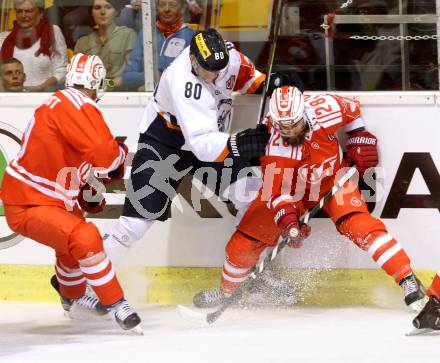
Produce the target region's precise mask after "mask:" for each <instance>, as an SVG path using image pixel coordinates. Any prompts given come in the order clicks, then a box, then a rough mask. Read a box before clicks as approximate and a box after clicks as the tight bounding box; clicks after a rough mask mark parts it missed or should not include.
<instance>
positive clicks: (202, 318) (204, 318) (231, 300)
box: [178, 166, 356, 324]
mask: <svg viewBox="0 0 440 363" xmlns="http://www.w3.org/2000/svg"><path fill="white" fill-rule="evenodd" d="M355 172H356V168H355V167H354V166H352V167H350V168H349V169H348V170H347V171H346V172H345V174H344V175H343V176H342V177H341V178H340V179H339V180H338V181H337V183H336V184H335V185H333V187H332V188H331V189H330V191H329V192H328V193H327V194H326V195H324V196H323V197H322V198H321V199H320V201H319V202H318V204H316V205H315V206H314V207H313V208H312V209H311V210H309V211H306V212H305V213H304V214H303V215H302V216H301V217H300V218H299V221H300V222H301V223H308V221H309V220H310V218H312V217H313V216H314V215H315V214H316V213H318V212H319V211H320V210H321V209H322V207H323V206H324V204H325V203H327V202H328V200H329V199H330V198H332V197H333V196H334V195H335V194H336V193H337V192H338V190H340V189H341V188H342V186H343V185H344V184H345V183H346V182H347V181H348V180H349V179H350V178H351V177H352V176H353V175H354V173H355ZM287 244H288V239H283V240H281V241H280V242H279V243H278V244H277V245H276V246H275V248H274V249H273V250H272V252H271V253H270V254H269V255H267V256H266V258H264V260H262V261H261V262H260V263H258V264H257V265H255V266H254V267H253V268H252V272H251V274H250V275H249V276H248V277H247V278H246V280H244V281H243V282H242V283H241V284H240V285H239V286H238V287H237V288H236V289H235V290H234V292H233V293H232V294H231V296H229V297H227V298H226V299H225V300H224V301H223V303H222V304H221V305H220V307H219V308H218V309H217V310H215V311H214V312H212V313H208V314H204V313H199V312H196V311H194V310H192V309H189V308H186V307H184V306H179V307H178V309H179V312H180V313H181V315H183V316H184V317H186V318H188V319H190V320H196V321H199V322H206V323H208V324H212V323H214V322H215V321H216V320H217V319H218V318H219V317H220V316H221V315H222V314H223V313H224V311H225V310H226V309H227V308H228V307H229V306H231V305H233V304H235V303H236V302H237V301H239V300H240V299H241V296H242V294H243V291H245V290H246V288H248V287H249V286H250V285H251V284H252V283H253V282H254V281H255V279H256V278H258V277H259V276H260V275H261V274H262V273H263V271H264V270H265V269H266V267H267V265H268V264H270V263H271V262H272V261H273V260H274V259H275V257H276V256H278V254H279V253H280V251H281V250H282V249H283V248H284V247H285V246H286V245H287Z"/></svg>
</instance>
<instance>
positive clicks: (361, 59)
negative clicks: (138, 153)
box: [0, 0, 439, 92]
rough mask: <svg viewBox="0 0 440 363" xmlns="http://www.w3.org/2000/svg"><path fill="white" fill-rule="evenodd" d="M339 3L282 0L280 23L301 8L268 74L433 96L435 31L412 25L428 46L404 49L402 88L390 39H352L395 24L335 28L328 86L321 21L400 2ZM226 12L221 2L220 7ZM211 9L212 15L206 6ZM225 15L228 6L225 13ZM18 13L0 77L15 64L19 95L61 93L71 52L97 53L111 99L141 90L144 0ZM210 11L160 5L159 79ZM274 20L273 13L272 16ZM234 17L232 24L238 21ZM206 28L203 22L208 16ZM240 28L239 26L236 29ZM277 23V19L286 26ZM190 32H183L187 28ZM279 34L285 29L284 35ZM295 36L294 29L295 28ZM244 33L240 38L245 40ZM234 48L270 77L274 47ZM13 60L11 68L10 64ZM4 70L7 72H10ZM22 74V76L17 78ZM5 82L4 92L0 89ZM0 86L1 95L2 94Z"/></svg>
mask: <svg viewBox="0 0 440 363" xmlns="http://www.w3.org/2000/svg"><path fill="white" fill-rule="evenodd" d="M342 3H343V0H316V1H313V2H311V1H308V0H285V5H286V8H285V9H284V13H285V14H284V15H283V16H284V18H285V19H284V21H287V22H289V24H287V25H289V26H291V25H292V24H293V22H294V21H295V20H294V19H291V18H288V17H286V16H287V15H288V13H289V10H288V9H289V7H290V9H293V8H295V9H298V13H299V20H298V24H297V26H298V28H297V30H296V31H294V32H293V33H290V34H280V36H279V37H278V46H277V52H276V55H275V60H274V66H273V70H274V71H275V72H284V73H285V72H288V74H289V75H290V77H291V78H292V79H294V80H295V82H294V83H295V84H298V85H301V88H305V89H308V90H324V89H335V90H352V91H374V90H402V89H411V90H436V89H438V88H439V81H438V80H439V77H438V61H437V59H438V56H437V41H436V40H435V39H434V38H433V37H434V36H435V35H436V24H410V25H409V26H408V34H409V35H412V36H417V35H419V36H421V35H423V36H426V35H428V36H431V38H432V39H425V40H418V41H408V42H407V47H406V49H407V55H406V56H405V57H406V58H405V59H406V62H407V64H406V66H405V67H406V68H407V73H408V76H407V78H408V80H406V84H404V83H405V80H404V79H403V73H404V72H405V70H403V69H402V67H403V66H402V57H403V55H402V44H401V42H400V41H397V40H394V41H390V40H377V39H373V38H371V39H370V40H362V41H359V40H358V41H356V40H352V39H350V38H349V36H351V35H363V36H370V37H374V36H376V37H377V36H397V35H399V34H400V33H399V32H400V30H399V29H400V28H399V27H400V25H399V24H391V25H390V24H337V25H336V26H335V28H334V33H333V39H332V41H333V52H334V68H333V69H334V79H335V82H334V85H332V86H331V87H330V88H329V84H327V81H328V77H327V67H326V61H327V60H326V51H325V41H326V37H325V35H324V31H323V28H322V23H323V19H324V15H326V14H332V13H334V11H335V9H336V10H338V9H339V10H338V13H339V14H351V15H360V14H380V15H385V14H389V15H397V14H398V8H399V7H398V2H397V1H396V0H358V1H357V2H356V3H354V4H352V5H351V6H349V7H346V8H345V9H344V10H341V9H340V6H341V4H342ZM225 4H226V3H225ZM208 5H209V6H208ZM225 6H226V5H225ZM13 9H14V12H15V14H16V20H15V21H14V23H13V25H12V26H11V29H10V30H8V31H5V32H2V33H0V47H1V48H0V56H1V60H2V63H3V64H7V67H6V68H8V69H7V70H6V71H3V70H2V72H1V74H2V75H3V74H5V73H8V72H10V69H9V68H11V67H13V66H14V67H17V68H18V67H19V65H18V63H17V61H19V62H21V64H22V68H23V72H24V76H23V77H21V76H16V77H18V78H19V79H21V80H23V82H24V83H23V85H22V90H24V91H33V92H36V91H46V92H50V91H53V90H55V89H58V88H60V87H62V86H63V83H64V73H65V69H66V65H67V62H68V60H69V59H70V58H71V57H72V56H73V55H74V54H75V53H79V52H81V53H87V54H96V55H98V56H99V57H100V58H101V59H102V60H103V62H104V64H105V66H106V68H107V73H108V82H107V84H108V90H114V91H143V90H144V83H145V80H144V39H143V31H142V10H141V1H140V0H119V1H118V0H53V4H52V5H51V6H49V7H47V6H46V7H45V1H44V0H14V1H13ZM212 11H213V7H212V2H211V1H209V0H156V14H157V21H156V27H155V39H156V42H157V43H156V50H157V70H158V73H159V75H160V74H161V73H162V72H163V71H164V69H165V68H166V67H167V66H168V65H169V64H170V63H171V62H172V61H173V59H174V58H175V57H176V56H177V55H178V54H179V53H180V52H181V51H182V50H183V49H184V48H185V47H186V46H187V45H188V44H189V41H190V39H191V38H192V36H193V35H194V30H193V29H194V28H197V26H199V25H200V28H202V29H203V28H205V27H207V26H209V25H210V24H211V23H212V21H213V19H212V18H210V20H209V21H210V22H211V23H209V24H208V23H205V24H201V23H199V22H200V19H201V16H202V13H203V12H205V13H203V14H205V15H206V14H208V13H209V12H212ZM403 11H404V13H407V14H429V13H435V1H434V0H419V1H415V0H408V2H407V5H406V8H405V9H403ZM272 15H273V16H272V18H273V17H274V14H272ZM234 16H235V15H234ZM206 18H207V19H208V18H209V17H207V16H206ZM237 21H238V22H240V21H241V20H237ZM282 21H283V19H282ZM188 23H190V24H191V26H189V24H188ZM281 27H282V28H283V24H282V26H281ZM293 27H294V26H293ZM246 31H248V32H249V29H247V30H246V29H245V30H243V31H242V32H246ZM228 40H232V41H234V44H235V46H236V48H237V49H238V50H240V51H242V52H243V53H245V54H247V55H248V56H249V58H250V59H252V61H253V62H254V63H255V65H256V67H257V68H258V69H260V70H261V71H263V72H264V71H266V69H265V68H266V65H267V59H268V56H269V54H268V53H269V49H270V40H269V39H268V40H263V41H262V40H256V39H252V37H249V36H244V37H241V36H239V37H238V38H237V39H228ZM12 58H15V60H14V61H13V62H9V61H10V60H11V59H12ZM6 61H7V63H6ZM16 72H18V70H16ZM1 83H3V86H2V84H1ZM5 83H6V84H7V81H5V80H2V82H0V91H1V90H3V91H5V90H7V89H8V86H7V85H5Z"/></svg>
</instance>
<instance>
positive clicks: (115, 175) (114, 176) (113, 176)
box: [102, 142, 128, 184]
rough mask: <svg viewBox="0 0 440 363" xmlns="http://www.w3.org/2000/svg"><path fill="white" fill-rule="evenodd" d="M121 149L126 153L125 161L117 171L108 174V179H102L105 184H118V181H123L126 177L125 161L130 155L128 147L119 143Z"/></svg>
mask: <svg viewBox="0 0 440 363" xmlns="http://www.w3.org/2000/svg"><path fill="white" fill-rule="evenodd" d="M118 145H119V147H120V148H121V149H122V151H123V152H124V154H125V156H124V161H123V163H122V164H121V165H119V167H118V168H117V169H115V170H112V171H110V172H108V173H107V176H106V177H103V178H102V182H103V183H104V184H111V183H114V182H117V181H118V180H121V179H123V178H124V175H125V159H126V157H127V155H128V147H127V146H126V145H125V144H123V143H120V142H118Z"/></svg>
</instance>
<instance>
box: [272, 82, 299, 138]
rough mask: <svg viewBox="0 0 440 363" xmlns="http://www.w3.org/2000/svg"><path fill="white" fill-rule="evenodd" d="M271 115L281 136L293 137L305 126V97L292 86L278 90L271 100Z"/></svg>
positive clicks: (274, 92)
mask: <svg viewBox="0 0 440 363" xmlns="http://www.w3.org/2000/svg"><path fill="white" fill-rule="evenodd" d="M269 114H270V118H271V119H272V122H273V126H274V128H275V129H276V130H278V131H279V133H280V134H281V136H285V137H292V136H295V134H297V133H298V131H301V130H302V129H303V128H304V126H305V122H304V117H305V113H304V97H303V95H302V93H301V91H300V90H299V89H298V88H296V87H292V86H283V87H279V88H276V89H275V90H274V91H273V93H272V96H271V98H270V103H269Z"/></svg>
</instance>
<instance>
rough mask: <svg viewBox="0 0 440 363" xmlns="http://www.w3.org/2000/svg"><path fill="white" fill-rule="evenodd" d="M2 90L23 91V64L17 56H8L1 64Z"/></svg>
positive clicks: (24, 75)
mask: <svg viewBox="0 0 440 363" xmlns="http://www.w3.org/2000/svg"><path fill="white" fill-rule="evenodd" d="M1 75H2V84H1V85H2V91H4V92H22V91H24V81H25V80H26V74H25V73H24V69H23V64H22V63H21V62H20V61H19V60H18V59H17V58H9V59H7V60H5V61H3V63H2V64H1Z"/></svg>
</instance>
